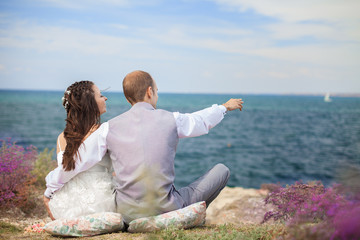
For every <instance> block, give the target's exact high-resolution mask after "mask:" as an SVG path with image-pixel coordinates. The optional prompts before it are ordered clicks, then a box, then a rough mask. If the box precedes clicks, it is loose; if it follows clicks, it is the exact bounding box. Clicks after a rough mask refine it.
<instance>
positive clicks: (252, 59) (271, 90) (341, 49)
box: [0, 0, 360, 94]
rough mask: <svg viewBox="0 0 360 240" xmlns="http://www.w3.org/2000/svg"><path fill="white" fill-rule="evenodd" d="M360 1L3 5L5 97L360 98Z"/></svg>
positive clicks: (1, 85)
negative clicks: (87, 87) (142, 79)
mask: <svg viewBox="0 0 360 240" xmlns="http://www.w3.org/2000/svg"><path fill="white" fill-rule="evenodd" d="M359 9H360V1H359V0H315V1H314V0H311V1H310V0H302V1H285V0H256V1H254V0H177V1H175V0H102V1H96V0H2V1H0V89H25V90H65V89H66V88H67V87H68V86H69V85H70V84H72V83H73V82H75V81H80V80H91V81H94V82H95V84H96V85H97V86H99V88H100V89H105V88H108V87H110V91H122V80H123V78H124V76H125V75H126V74H127V73H129V72H131V71H133V70H144V71H147V72H149V73H150V74H151V75H152V77H153V78H154V79H155V81H156V82H157V86H158V89H159V93H160V92H168V93H249V94H287V93H295V94H299V93H300V94H301V93H325V92H331V93H360V14H359Z"/></svg>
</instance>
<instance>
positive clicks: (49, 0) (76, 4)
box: [38, 0, 159, 10]
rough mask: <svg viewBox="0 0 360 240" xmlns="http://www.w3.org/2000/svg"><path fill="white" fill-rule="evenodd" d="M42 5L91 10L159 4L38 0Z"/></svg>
mask: <svg viewBox="0 0 360 240" xmlns="http://www.w3.org/2000/svg"><path fill="white" fill-rule="evenodd" d="M38 2H40V3H45V4H49V5H52V6H56V7H60V8H70V9H78V10H81V9H89V8H97V7H104V6H110V7H132V6H139V5H145V6H148V5H153V4H156V3H158V2H159V1H157V0H147V1H146V0H137V1H131V0H101V1H98V0H38Z"/></svg>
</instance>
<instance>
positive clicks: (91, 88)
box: [62, 81, 107, 171]
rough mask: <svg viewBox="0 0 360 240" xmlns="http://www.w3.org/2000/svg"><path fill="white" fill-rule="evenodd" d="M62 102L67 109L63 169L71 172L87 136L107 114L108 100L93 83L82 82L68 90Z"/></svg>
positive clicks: (76, 83) (74, 84)
mask: <svg viewBox="0 0 360 240" xmlns="http://www.w3.org/2000/svg"><path fill="white" fill-rule="evenodd" d="M62 100H63V106H64V108H65V109H66V120H65V121H66V126H65V130H64V137H65V139H66V147H65V152H64V155H63V167H64V169H65V170H67V171H70V170H73V169H74V168H75V160H74V156H75V154H76V153H77V150H78V149H79V147H80V145H81V143H82V141H83V140H84V138H85V136H86V135H87V134H88V133H89V131H90V130H94V129H96V128H97V127H98V126H99V124H100V115H101V114H103V113H105V112H106V103H105V101H106V100H107V98H106V97H104V96H102V95H101V93H100V90H99V88H98V87H97V86H96V85H95V84H94V83H93V82H91V81H80V82H75V83H73V84H72V85H71V86H69V87H68V88H67V89H66V91H65V93H64V97H63V98H62Z"/></svg>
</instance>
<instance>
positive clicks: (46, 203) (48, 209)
mask: <svg viewBox="0 0 360 240" xmlns="http://www.w3.org/2000/svg"><path fill="white" fill-rule="evenodd" d="M43 200H44V205H45V208H46V211H47V213H48V214H49V217H50V218H51V220H55V218H54V216H53V215H52V213H51V211H50V207H49V202H50V198H47V197H45V196H44V197H43Z"/></svg>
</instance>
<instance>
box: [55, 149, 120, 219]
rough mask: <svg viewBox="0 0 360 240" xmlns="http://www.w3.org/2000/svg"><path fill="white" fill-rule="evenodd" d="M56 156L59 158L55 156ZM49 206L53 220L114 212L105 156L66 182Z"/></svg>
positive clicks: (109, 172)
mask: <svg viewBox="0 0 360 240" xmlns="http://www.w3.org/2000/svg"><path fill="white" fill-rule="evenodd" d="M59 154H62V152H59ZM59 159H61V157H60V158H59V156H58V160H59ZM49 207H50V210H51V212H52V214H53V216H54V217H55V219H59V218H66V219H71V218H75V217H79V216H83V215H88V214H92V213H98V212H116V202H115V188H114V184H113V177H112V165H111V159H110V157H109V155H108V154H106V155H105V156H104V158H103V159H102V160H101V161H100V162H99V163H98V164H96V165H95V166H93V167H92V168H90V169H89V170H87V171H85V172H82V173H79V174H78V175H76V176H75V177H74V178H72V179H71V180H70V181H69V182H67V183H66V184H65V185H64V186H63V187H62V188H61V189H60V190H59V191H57V192H56V193H55V195H54V197H53V198H52V199H51V200H50V203H49Z"/></svg>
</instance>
